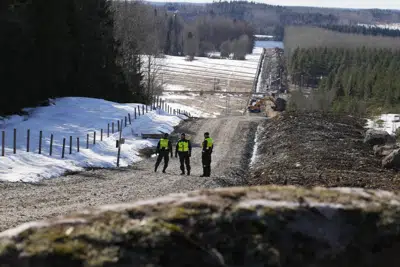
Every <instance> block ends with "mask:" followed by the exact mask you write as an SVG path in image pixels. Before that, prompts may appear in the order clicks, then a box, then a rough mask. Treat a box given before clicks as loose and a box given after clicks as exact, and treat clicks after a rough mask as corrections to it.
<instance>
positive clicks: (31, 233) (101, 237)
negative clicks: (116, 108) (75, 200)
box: [0, 186, 400, 267]
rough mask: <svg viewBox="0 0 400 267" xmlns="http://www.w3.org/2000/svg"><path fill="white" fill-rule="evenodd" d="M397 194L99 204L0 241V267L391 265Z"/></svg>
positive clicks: (195, 196) (280, 192) (398, 220)
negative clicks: (100, 205) (98, 206)
mask: <svg viewBox="0 0 400 267" xmlns="http://www.w3.org/2000/svg"><path fill="white" fill-rule="evenodd" d="M399 249H400V195H398V194H395V193H390V192H386V191H374V190H363V189H349V188H336V189H323V188H314V189H305V188H300V187H278V186H265V187H250V188H229V189H217V190H204V191H198V192H192V193H185V194H176V195H170V196H167V197H163V198H159V199H154V200H149V201H141V202H136V203H133V204H121V205H112V206H104V207H101V208H97V209H94V210H90V211H89V210H88V211H83V212H81V213H77V214H72V215H70V216H67V217H64V218H58V219H54V220H49V221H43V222H37V223H30V224H27V225H23V226H21V227H19V228H15V229H11V230H8V231H6V232H3V233H1V234H0V266H1V267H10V266H13V267H14V266H24V267H28V266H29V267H39V266H40V267H47V266H48V267H50V266H51V267H55V266H57V267H63V266H68V267H75V266H76V267H77V266H110V267H111V266H115V267H117V266H171V267H172V266H174V267H178V266H246V267H252V266H254V267H256V266H257V267H258V266H319V267H322V266H332V267H333V266H335V267H336V266H341V267H345V266H349V267H350V266H351V267H355V266H385V267H390V266H398V261H399V259H400V255H399V253H398V251H399Z"/></svg>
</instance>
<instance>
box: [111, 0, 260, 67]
mask: <svg viewBox="0 0 400 267" xmlns="http://www.w3.org/2000/svg"><path fill="white" fill-rule="evenodd" d="M114 5H115V8H116V9H117V10H119V9H121V8H122V7H125V6H127V5H128V6H130V8H128V9H129V10H131V14H130V15H129V16H132V17H139V19H137V20H140V21H139V22H138V23H139V24H140V25H141V28H143V29H146V30H145V31H143V33H144V34H146V35H148V36H151V37H152V38H153V43H154V44H155V45H156V47H157V50H158V51H157V52H158V53H159V54H161V53H163V54H166V55H173V56H183V55H185V56H186V55H187V56H190V57H194V56H206V55H207V53H209V52H214V51H221V50H222V51H221V52H223V54H226V53H228V54H231V53H233V54H234V58H236V59H243V54H244V55H245V54H247V53H251V52H252V50H253V47H254V41H255V39H254V34H255V32H254V29H253V28H252V27H251V26H250V25H249V24H248V23H246V22H245V21H241V20H237V19H232V18H226V17H223V16H217V15H215V14H204V15H197V16H195V17H194V18H192V19H191V20H185V17H183V16H181V14H180V12H175V11H170V10H169V8H168V7H152V6H149V5H144V4H141V3H138V2H124V1H115V2H114ZM134 6H135V7H137V6H140V8H131V7H134ZM123 18H124V17H121V18H120V19H123Z"/></svg>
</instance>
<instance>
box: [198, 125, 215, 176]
mask: <svg viewBox="0 0 400 267" xmlns="http://www.w3.org/2000/svg"><path fill="white" fill-rule="evenodd" d="M213 148H214V141H213V140H212V138H211V137H210V133H208V132H206V133H204V141H203V143H202V153H201V162H202V164H203V175H201V176H200V177H210V175H211V154H212V152H213Z"/></svg>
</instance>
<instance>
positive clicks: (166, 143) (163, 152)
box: [154, 133, 173, 173]
mask: <svg viewBox="0 0 400 267" xmlns="http://www.w3.org/2000/svg"><path fill="white" fill-rule="evenodd" d="M168 136H169V135H168V134H167V133H165V134H164V137H163V138H161V139H160V141H158V144H157V149H156V153H157V154H158V158H157V161H156V166H155V167H154V172H157V169H158V166H159V165H160V163H161V161H162V160H163V159H164V168H163V171H162V172H163V173H165V171H166V169H167V168H168V162H169V154H170V153H171V157H172V156H173V155H172V144H171V141H170V140H169V139H168Z"/></svg>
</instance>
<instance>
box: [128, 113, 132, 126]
mask: <svg viewBox="0 0 400 267" xmlns="http://www.w3.org/2000/svg"><path fill="white" fill-rule="evenodd" d="M128 120H129V125H131V124H132V121H131V114H130V113H128Z"/></svg>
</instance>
